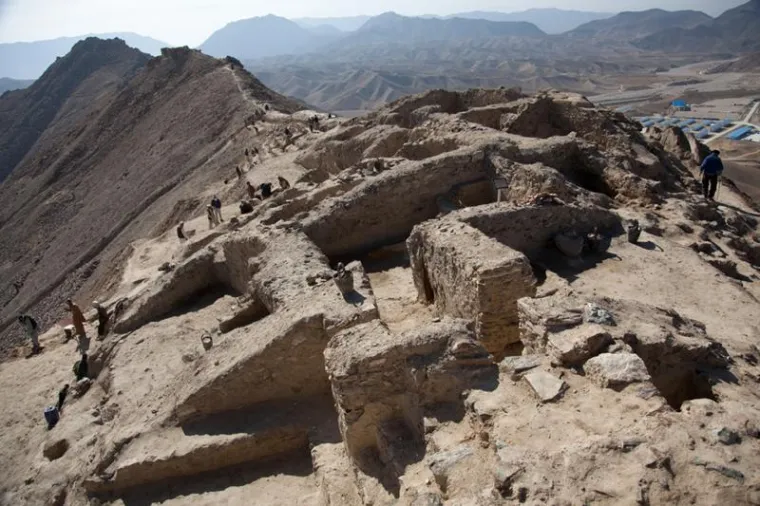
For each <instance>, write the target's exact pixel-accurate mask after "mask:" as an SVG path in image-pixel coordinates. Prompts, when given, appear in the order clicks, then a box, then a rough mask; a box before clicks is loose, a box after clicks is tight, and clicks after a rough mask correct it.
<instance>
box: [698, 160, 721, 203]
mask: <svg viewBox="0 0 760 506" xmlns="http://www.w3.org/2000/svg"><path fill="white" fill-rule="evenodd" d="M699 173H700V175H701V176H702V193H703V194H704V196H705V198H706V199H710V200H713V199H714V198H715V192H716V191H717V190H718V178H719V177H720V175H721V174H723V162H722V161H721V159H720V151H718V150H713V151H712V153H710V154H709V155H707V156H706V157H705V159H704V160H703V161H702V165H701V166H700V168H699Z"/></svg>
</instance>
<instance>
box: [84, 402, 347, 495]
mask: <svg viewBox="0 0 760 506" xmlns="http://www.w3.org/2000/svg"><path fill="white" fill-rule="evenodd" d="M330 416H332V417H333V418H334V417H335V412H334V411H333V410H332V404H325V403H324V402H323V399H321V398H320V399H318V400H317V401H311V402H303V403H301V402H288V403H282V402H280V403H267V404H264V405H257V406H256V407H254V408H251V409H248V410H245V411H239V412H233V413H222V414H220V415H215V416H213V417H209V418H207V419H204V420H200V421H197V422H195V423H192V424H186V425H184V426H182V427H170V428H166V429H162V430H161V431H157V432H151V433H148V434H144V435H142V436H140V437H138V438H136V439H135V440H133V441H131V442H130V443H128V444H127V445H126V446H125V447H124V448H123V449H122V450H121V452H120V454H119V455H118V457H117V458H116V460H115V461H114V462H113V464H111V465H110V466H109V467H108V468H107V469H106V470H105V472H103V473H101V475H100V476H99V477H97V478H95V479H91V480H88V481H87V482H86V483H85V486H86V488H87V489H88V491H89V492H91V493H96V494H97V493H105V492H121V491H124V490H127V489H130V488H132V487H136V486H140V485H146V484H155V483H159V482H163V481H166V480H171V479H175V478H180V477H182V478H187V477H192V476H196V475H201V474H204V473H208V472H211V471H217V470H219V469H223V468H226V467H231V466H235V465H240V464H243V463H248V462H255V461H262V460H265V459H269V458H273V457H276V456H278V455H284V454H288V453H292V452H295V451H296V450H299V449H306V448H308V447H309V433H310V432H311V431H313V430H314V428H315V427H318V426H319V425H320V424H323V423H335V422H334V420H333V421H332V422H331V421H330Z"/></svg>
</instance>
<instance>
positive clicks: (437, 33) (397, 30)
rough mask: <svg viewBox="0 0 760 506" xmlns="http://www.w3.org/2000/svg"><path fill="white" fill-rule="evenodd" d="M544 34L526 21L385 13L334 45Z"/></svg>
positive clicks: (354, 45)
mask: <svg viewBox="0 0 760 506" xmlns="http://www.w3.org/2000/svg"><path fill="white" fill-rule="evenodd" d="M541 35H544V32H542V31H541V30H539V29H538V27H537V26H535V25H533V24H531V23H526V22H506V21H505V22H497V21H486V20H483V19H465V18H450V19H435V18H433V19H426V18H419V17H407V16H401V15H399V14H396V13H395V12H386V13H385V14H381V15H379V16H375V17H373V18H371V19H369V20H368V21H367V22H366V23H364V24H363V25H362V26H361V28H359V29H358V30H356V31H355V32H352V33H350V34H349V35H348V36H346V37H344V38H342V39H340V40H339V41H338V42H337V43H336V44H338V45H341V46H347V47H356V46H362V45H373V44H381V43H401V44H403V43H420V42H426V41H455V40H462V39H482V38H490V37H507V36H519V37H536V36H539V37H540V36H541Z"/></svg>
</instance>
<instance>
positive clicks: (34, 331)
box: [18, 299, 110, 429]
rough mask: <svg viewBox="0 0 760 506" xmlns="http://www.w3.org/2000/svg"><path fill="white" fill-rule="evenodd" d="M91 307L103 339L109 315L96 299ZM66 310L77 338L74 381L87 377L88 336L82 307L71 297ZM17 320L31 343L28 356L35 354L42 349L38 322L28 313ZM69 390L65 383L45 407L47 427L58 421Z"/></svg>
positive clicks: (67, 333)
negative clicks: (53, 404) (55, 400)
mask: <svg viewBox="0 0 760 506" xmlns="http://www.w3.org/2000/svg"><path fill="white" fill-rule="evenodd" d="M92 306H93V308H95V311H96V312H97V316H98V340H101V339H104V338H105V337H106V335H107V333H108V330H109V329H108V324H109V320H110V315H109V313H108V310H107V309H106V308H105V307H104V306H103V305H102V304H101V303H100V302H98V301H95V302H93V303H92ZM66 307H67V310H68V311H70V312H71V323H72V327H73V331H74V334H76V336H75V337H76V340H77V352H78V353H79V359H78V360H77V361H76V362H75V363H74V368H73V371H74V377H75V379H76V381H77V382H78V381H80V380H82V379H85V378H89V364H88V357H87V352H88V351H89V349H90V338H89V337H88V336H87V331H86V329H85V327H84V325H85V317H84V313H82V309H81V308H80V307H79V306H78V305H77V304H76V303H75V302H74V301H73V300H71V299H69V300H67V301H66ZM18 321H19V323H20V324H21V326H22V327H23V328H24V331H25V332H26V335H27V336H28V337H29V340H30V341H31V343H32V353H31V355H30V356H33V355H37V354H39V353H41V352H42V350H43V349H44V348H43V346H41V345H40V339H39V335H40V324H39V323H38V322H37V320H36V319H35V318H34V317H33V316H31V315H28V314H22V315H19V317H18ZM66 336H67V340H68V338H69V337H74V336H71V335H70V328H67V329H66ZM68 391H69V384H68V383H67V384H65V385H64V386H63V388H62V389H61V390H60V391H59V392H58V402H57V403H56V405H55V406H49V407H47V408H46V409H45V411H44V413H43V415H44V417H45V421H46V422H47V426H48V429H52V428H53V427H55V425H56V424H57V423H58V420H59V418H60V415H61V412H62V410H63V403H64V401H65V400H66V396H67V394H68Z"/></svg>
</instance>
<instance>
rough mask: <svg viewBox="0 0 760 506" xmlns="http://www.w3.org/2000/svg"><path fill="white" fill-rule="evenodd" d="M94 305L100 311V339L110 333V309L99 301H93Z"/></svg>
mask: <svg viewBox="0 0 760 506" xmlns="http://www.w3.org/2000/svg"><path fill="white" fill-rule="evenodd" d="M92 307H94V308H95V310H96V311H97V312H98V340H101V339H103V338H104V337H106V334H107V333H108V310H107V309H106V308H104V307H103V305H102V304H101V303H100V302H98V301H95V302H93V303H92Z"/></svg>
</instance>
